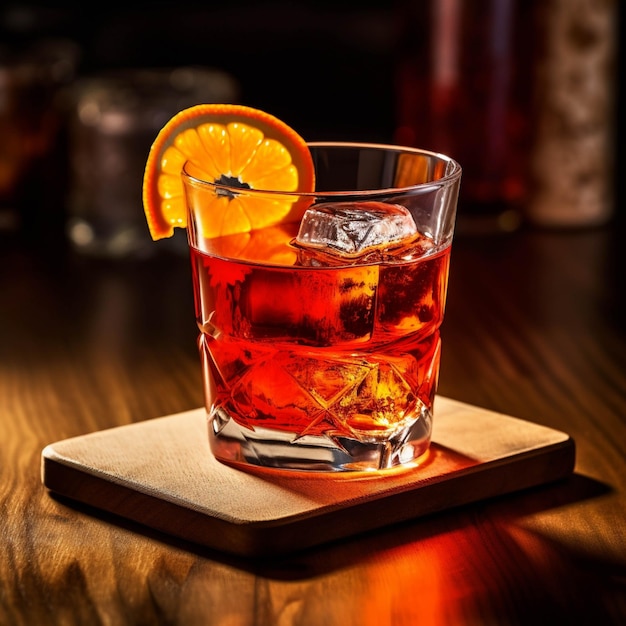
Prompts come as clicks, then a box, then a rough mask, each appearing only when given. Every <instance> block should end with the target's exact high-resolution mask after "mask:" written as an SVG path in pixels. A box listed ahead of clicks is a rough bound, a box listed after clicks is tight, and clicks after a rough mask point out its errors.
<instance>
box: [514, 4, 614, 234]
mask: <svg viewBox="0 0 626 626" xmlns="http://www.w3.org/2000/svg"><path fill="white" fill-rule="evenodd" d="M617 25H618V3H617V0H603V1H602V2H592V1H590V0H545V1H544V2H542V3H539V4H538V14H537V29H538V37H537V41H538V42H539V46H538V56H537V72H536V83H535V98H536V99H535V118H534V123H533V142H532V150H531V179H530V183H531V184H530V187H529V189H530V197H529V199H528V205H527V215H526V216H527V219H528V220H529V221H530V222H531V223H533V224H535V225H539V226H546V227H561V228H562V227H587V226H597V225H601V224H605V223H606V222H607V221H609V219H610V218H611V217H612V215H613V213H614V203H615V197H614V196H615V186H616V181H615V164H616V145H615V141H616V132H617V117H616V115H617V110H616V100H617V86H616V85H617V74H616V72H617V67H616V65H617V36H618V35H617Z"/></svg>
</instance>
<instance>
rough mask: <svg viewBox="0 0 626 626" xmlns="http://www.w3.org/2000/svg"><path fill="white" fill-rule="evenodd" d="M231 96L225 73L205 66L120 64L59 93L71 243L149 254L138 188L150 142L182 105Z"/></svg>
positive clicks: (120, 253) (109, 253)
mask: <svg viewBox="0 0 626 626" xmlns="http://www.w3.org/2000/svg"><path fill="white" fill-rule="evenodd" d="M238 95H239V86H238V83H237V81H236V80H235V79H234V78H233V77H231V76H230V75H229V74H227V73H226V72H223V71H221V70H217V69H213V68H207V67H176V68H159V69H147V68H138V69H125V70H117V71H109V72H103V73H99V74H97V75H94V76H91V77H83V78H81V79H80V80H78V81H77V82H76V83H75V85H73V86H72V88H71V89H70V90H69V91H68V93H67V94H66V96H67V102H66V104H67V106H68V126H69V163H70V171H69V188H68V197H67V234H68V236H69V239H70V241H71V243H72V244H73V246H74V247H75V248H76V249H77V250H78V251H80V252H83V253H85V254H90V255H96V256H103V257H111V258H115V257H129V256H132V257H147V256H151V255H152V254H153V253H154V252H155V251H156V248H155V247H154V246H153V245H152V240H151V239H150V235H149V232H148V229H147V227H146V220H145V216H144V213H143V205H142V198H141V191H142V181H143V172H144V168H145V164H146V159H147V157H148V152H149V150H150V146H151V145H152V142H153V141H154V139H155V138H156V136H157V134H158V132H159V131H160V130H161V128H162V127H163V126H164V125H165V123H166V122H167V121H168V120H169V119H170V118H171V117H173V116H174V115H175V114H176V113H178V112H179V111H181V110H182V109H185V108H187V107H190V106H193V105H196V104H202V103H211V102H236V101H237V100H238ZM181 232H182V231H181ZM183 235H184V232H183ZM165 247H170V248H176V247H178V248H179V249H181V250H184V251H186V249H187V248H186V241H182V240H181V238H180V237H175V238H173V239H171V240H168V241H166V242H165V243H164V244H163V245H162V246H160V249H163V248H165Z"/></svg>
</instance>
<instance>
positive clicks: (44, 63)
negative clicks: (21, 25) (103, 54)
mask: <svg viewBox="0 0 626 626" xmlns="http://www.w3.org/2000/svg"><path fill="white" fill-rule="evenodd" d="M79 58H80V49H79V47H78V46H77V45H76V44H75V43H74V42H72V41H69V40H65V39H44V40H40V41H36V42H29V43H28V44H26V45H21V46H17V45H6V46H5V47H4V48H3V49H0V231H12V232H18V231H24V232H28V235H29V237H30V236H31V235H33V234H34V231H35V230H42V231H43V230H46V231H49V230H50V227H51V226H52V225H54V226H58V225H60V224H61V223H62V215H61V211H62V202H63V200H62V196H63V193H64V187H63V184H64V183H63V180H64V175H65V167H64V155H65V152H64V147H63V146H62V143H63V120H62V112H61V109H60V107H59V106H58V97H59V93H60V92H61V90H62V89H63V88H64V87H65V86H67V85H68V84H70V83H71V82H72V80H73V79H74V77H75V74H76V70H77V66H78V63H79Z"/></svg>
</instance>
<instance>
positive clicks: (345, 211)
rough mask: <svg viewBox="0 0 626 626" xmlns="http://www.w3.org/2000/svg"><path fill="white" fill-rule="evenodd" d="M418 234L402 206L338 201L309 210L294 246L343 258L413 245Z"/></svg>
mask: <svg viewBox="0 0 626 626" xmlns="http://www.w3.org/2000/svg"><path fill="white" fill-rule="evenodd" d="M417 235H418V231H417V227H416V225H415V221H414V220H413V217H412V216H411V213H410V212H409V211H408V209H406V208H405V207H403V206H400V205H398V204H386V203H384V202H336V203H324V204H318V205H315V206H313V207H311V208H309V209H308V210H307V211H306V213H305V214H304V216H303V218H302V221H301V222H300V230H299V231H298V235H297V237H296V238H295V241H294V244H295V245H296V246H297V247H299V248H300V249H304V250H307V249H313V250H312V251H313V252H315V251H316V250H320V251H323V252H324V253H326V254H331V255H334V256H337V257H340V258H342V259H346V258H348V259H355V258H360V257H362V256H365V255H367V254H368V253H370V252H372V251H374V250H386V249H388V248H391V247H396V246H398V245H399V244H401V243H405V242H406V243H409V242H410V241H412V240H413V239H415V237H416V236H417Z"/></svg>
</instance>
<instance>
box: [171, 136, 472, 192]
mask: <svg viewBox="0 0 626 626" xmlns="http://www.w3.org/2000/svg"><path fill="white" fill-rule="evenodd" d="M306 145H307V146H308V147H309V148H351V149H366V150H378V151H380V152H390V153H392V152H395V153H398V154H415V155H423V156H427V157H431V158H433V159H438V160H439V161H443V162H445V163H447V164H448V166H449V167H450V168H451V171H449V172H447V173H446V174H445V175H444V176H442V177H441V178H438V179H437V180H433V181H429V182H424V183H416V184H413V185H406V186H400V187H379V188H372V189H360V190H341V191H325V190H323V189H315V190H313V191H281V190H276V189H273V190H272V189H252V188H242V187H237V186H235V185H226V184H223V183H217V182H215V181H209V180H205V179H203V178H200V177H198V176H195V175H194V174H192V173H191V172H190V171H189V168H188V166H191V165H192V164H191V161H189V160H187V161H185V163H183V167H182V170H181V175H182V176H183V178H184V179H186V180H188V181H189V182H190V183H192V184H194V185H196V186H199V187H206V188H208V189H211V190H219V191H221V192H222V193H224V194H227V195H238V194H241V193H246V194H251V195H256V194H263V195H276V196H293V197H298V198H316V197H319V196H322V197H324V198H359V197H363V198H366V197H371V196H384V195H390V194H393V195H397V194H401V193H407V192H415V191H422V192H427V191H432V190H434V189H438V188H441V187H445V186H446V185H451V184H453V183H454V182H456V181H458V179H460V177H461V172H462V168H461V165H460V164H459V163H458V162H457V161H455V160H454V159H453V158H451V157H449V156H447V155H445V154H443V153H441V152H435V151H432V150H427V149H424V148H414V147H411V146H402V145H394V144H387V143H375V142H374V143H372V142H354V141H310V142H307V144H306Z"/></svg>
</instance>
